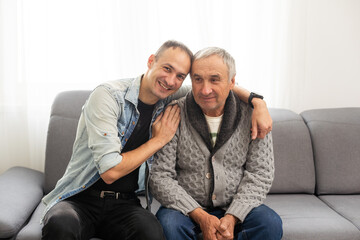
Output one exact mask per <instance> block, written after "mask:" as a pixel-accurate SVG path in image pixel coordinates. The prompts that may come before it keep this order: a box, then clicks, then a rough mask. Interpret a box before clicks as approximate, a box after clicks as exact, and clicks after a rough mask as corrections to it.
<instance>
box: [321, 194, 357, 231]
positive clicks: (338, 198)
mask: <svg viewBox="0 0 360 240" xmlns="http://www.w3.org/2000/svg"><path fill="white" fill-rule="evenodd" d="M319 198H320V199H321V200H322V201H324V202H325V203H326V204H327V205H329V206H330V207H331V208H332V209H334V210H335V211H336V212H338V213H339V214H340V215H341V216H343V217H344V218H346V219H348V220H349V221H350V222H352V223H353V224H354V225H355V226H356V227H357V228H358V229H359V230H360V195H323V196H320V197H319Z"/></svg>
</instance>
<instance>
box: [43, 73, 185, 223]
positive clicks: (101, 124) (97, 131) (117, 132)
mask: <svg viewBox="0 0 360 240" xmlns="http://www.w3.org/2000/svg"><path fill="white" fill-rule="evenodd" d="M140 83H141V76H139V77H137V78H130V79H121V80H116V81H111V82H106V83H104V84H102V85H100V86H98V87H97V88H95V89H94V91H93V92H92V93H91V94H90V96H89V98H88V99H87V101H86V102H85V104H84V106H83V108H82V112H81V116H80V119H79V123H78V127H77V132H76V138H75V142H74V145H73V152H72V156H71V159H70V162H69V164H68V166H67V168H66V171H65V174H64V176H63V177H62V178H61V179H60V180H59V181H58V182H57V184H56V186H55V188H54V189H53V190H52V191H51V192H50V193H49V194H47V195H46V196H45V197H44V198H43V199H42V201H43V203H44V204H45V205H46V208H45V211H44V213H43V216H45V214H46V213H47V211H48V210H49V209H50V208H51V207H53V206H54V205H55V204H56V203H58V202H60V201H62V200H64V199H66V198H69V197H71V196H73V195H75V194H78V193H79V192H81V191H84V190H85V189H87V188H88V187H90V186H91V185H92V184H94V183H95V182H96V181H97V180H99V178H100V174H102V173H104V172H106V171H107V170H109V169H110V168H112V167H114V166H116V165H117V164H119V163H120V162H121V160H122V156H121V155H120V153H121V151H122V149H123V147H124V146H125V144H126V141H127V140H128V139H129V138H130V136H131V134H132V132H133V130H134V128H135V126H136V123H137V121H138V119H139V115H140V114H139V111H138V109H137V104H138V96H139V90H140ZM189 89H190V88H189V87H181V88H180V89H179V90H178V91H177V92H176V93H175V94H174V95H173V96H171V97H168V98H166V99H164V100H160V101H158V102H157V103H156V105H155V108H154V112H153V116H152V120H151V124H150V129H149V134H150V135H149V136H150V138H151V125H152V123H153V122H154V121H155V119H156V117H157V116H158V115H159V114H160V113H161V112H162V111H163V110H164V107H165V106H166V105H167V104H168V103H170V102H171V100H173V99H177V98H180V97H182V96H184V95H185V94H186V93H187V92H188V91H189ZM152 161H153V157H150V158H149V159H148V160H147V161H146V162H144V163H143V164H142V165H141V167H140V169H139V178H138V185H139V189H138V190H137V191H136V192H140V191H143V190H145V169H146V163H147V164H148V167H149V168H150V167H151V163H152Z"/></svg>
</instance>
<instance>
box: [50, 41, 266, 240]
mask: <svg viewBox="0 0 360 240" xmlns="http://www.w3.org/2000/svg"><path fill="white" fill-rule="evenodd" d="M192 57H193V56H192V53H191V51H190V50H189V49H188V48H187V47H186V46H185V45H183V44H181V43H179V42H176V41H168V42H165V43H164V44H163V45H162V46H161V47H160V48H159V50H158V51H157V53H156V54H155V55H151V56H150V57H149V59H148V62H147V66H148V70H147V71H146V73H145V74H144V75H142V76H139V77H137V78H134V79H122V80H118V81H112V82H107V83H104V84H102V85H100V86H98V87H97V88H96V89H95V90H94V91H93V92H92V93H91V95H90V97H89V99H88V100H87V101H86V103H85V105H84V107H83V110H82V113H81V116H80V119H79V124H78V129H77V134H76V139H75V142H74V146H73V154H72V157H71V160H70V162H69V165H68V167H67V169H66V172H65V174H64V176H63V177H62V178H61V179H60V180H59V181H58V183H57V185H56V187H55V189H54V190H53V191H52V192H50V193H49V194H48V195H47V196H45V197H44V199H43V202H44V203H45V204H46V209H45V212H44V218H43V223H44V227H43V239H52V240H54V239H62V240H64V239H89V238H91V237H93V236H99V237H101V238H103V239H156V240H159V239H164V236H163V233H162V229H161V225H160V224H159V223H158V222H157V220H156V218H155V217H154V216H153V215H152V214H151V212H149V211H147V210H145V209H143V208H142V207H141V205H140V202H139V200H138V198H137V197H136V194H135V193H137V192H140V191H143V190H144V189H145V180H144V179H145V178H146V177H145V175H146V174H145V173H146V172H147V171H146V170H147V168H148V167H150V166H151V163H152V157H151V156H152V155H153V154H154V153H155V152H156V151H158V150H159V149H161V148H162V147H163V146H164V145H165V144H166V143H167V142H169V141H170V140H171V139H172V137H173V136H174V134H175V131H176V129H177V126H178V124H179V121H180V115H179V114H180V113H179V108H178V107H177V106H170V107H168V108H166V110H165V111H164V109H165V107H166V106H167V104H168V103H169V102H170V101H171V100H172V99H174V98H179V97H180V96H184V95H185V94H186V92H187V91H188V88H181V89H179V88H180V86H181V85H182V83H183V81H184V79H185V77H186V76H187V74H188V72H189V71H190V67H191V63H192ZM175 92H177V93H176V94H174V93H175ZM172 94H174V95H172ZM239 94H240V95H242V97H243V99H245V100H246V99H247V97H248V95H249V94H248V92H247V91H243V92H241V91H239ZM170 95H172V96H171V97H169V96H170ZM253 102H254V103H258V104H259V105H258V106H255V109H258V110H260V111H259V115H261V116H262V117H260V118H257V119H258V120H260V122H265V124H260V125H261V126H263V127H262V129H263V130H262V131H257V132H258V135H259V133H260V137H261V136H262V135H265V134H266V133H267V132H268V131H269V130H270V129H271V120H269V119H270V117H269V115H268V112H267V109H266V107H264V106H266V105H265V103H264V102H262V100H260V99H256V100H254V101H253ZM258 120H256V121H258ZM267 123H270V124H267ZM264 125H265V126H264ZM255 136H256V131H255V133H254V137H255ZM146 160H148V161H146ZM147 163H148V164H147Z"/></svg>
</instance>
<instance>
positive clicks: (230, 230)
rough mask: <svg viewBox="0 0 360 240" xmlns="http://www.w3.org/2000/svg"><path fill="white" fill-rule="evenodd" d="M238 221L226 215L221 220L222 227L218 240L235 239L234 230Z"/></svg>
mask: <svg viewBox="0 0 360 240" xmlns="http://www.w3.org/2000/svg"><path fill="white" fill-rule="evenodd" d="M236 221H237V219H236V218H235V217H234V216H232V215H228V214H226V215H225V216H224V217H223V218H221V219H220V227H219V230H218V231H217V233H216V237H217V239H218V240H231V239H234V228H235V224H236Z"/></svg>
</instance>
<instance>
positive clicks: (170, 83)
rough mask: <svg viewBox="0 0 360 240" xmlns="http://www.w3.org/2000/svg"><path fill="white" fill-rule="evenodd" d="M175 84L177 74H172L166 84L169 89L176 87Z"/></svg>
mask: <svg viewBox="0 0 360 240" xmlns="http://www.w3.org/2000/svg"><path fill="white" fill-rule="evenodd" d="M175 83H176V74H172V75H170V76H169V77H168V78H167V79H166V84H167V85H168V87H174V86H175Z"/></svg>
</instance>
